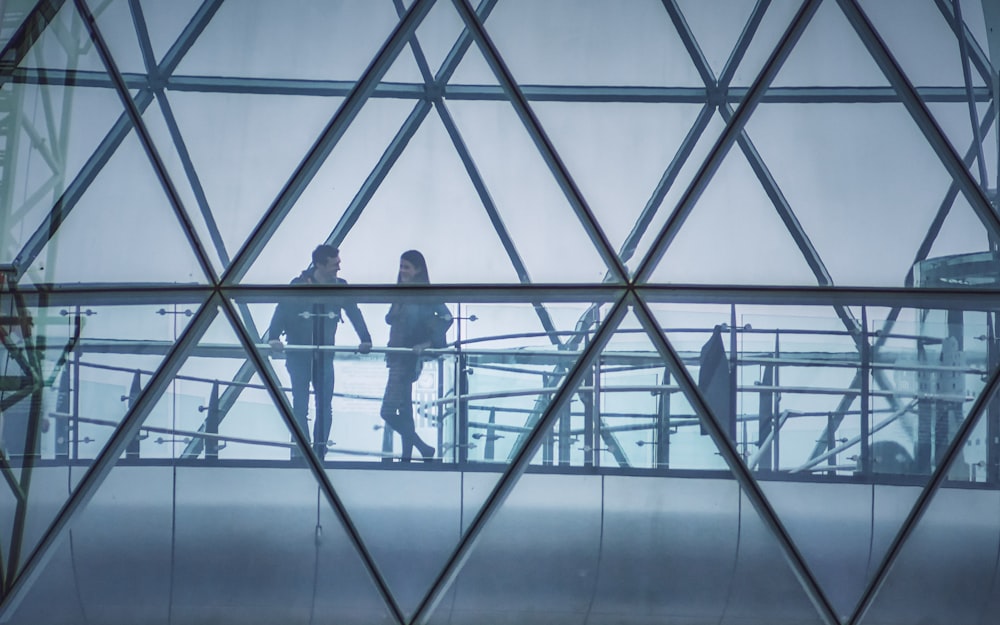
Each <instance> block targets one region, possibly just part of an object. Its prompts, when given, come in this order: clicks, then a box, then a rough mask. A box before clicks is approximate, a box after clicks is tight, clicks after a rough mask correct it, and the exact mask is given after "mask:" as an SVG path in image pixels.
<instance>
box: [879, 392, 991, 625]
mask: <svg viewBox="0 0 1000 625" xmlns="http://www.w3.org/2000/svg"><path fill="white" fill-rule="evenodd" d="M996 419H997V401H996V396H994V397H993V399H992V400H991V401H990V402H988V403H987V408H986V410H984V411H983V413H982V415H981V416H979V417H978V418H977V421H978V423H977V424H976V427H975V428H973V430H972V431H971V435H970V437H969V438H968V439H966V441H965V444H964V445H963V448H962V452H961V453H960V455H959V456H958V457H956V462H955V464H954V465H952V466H951V467H949V468H948V476H949V478H950V480H948V481H945V482H943V483H942V486H941V488H939V489H938V490H937V492H935V493H934V494H933V495H932V496H931V499H930V501H929V503H928V504H927V507H926V509H925V511H924V513H923V515H922V516H921V517H920V518H919V521H918V522H917V524H916V526H915V527H914V528H913V530H912V532H911V533H910V534H909V536H908V537H907V539H906V541H905V542H904V543H902V545H901V547H900V549H899V552H898V554H896V555H897V557H896V559H895V561H894V562H893V565H892V567H891V568H890V569H889V571H888V573H887V574H886V577H885V582H884V584H883V585H882V587H881V588H880V589H879V592H878V594H877V595H876V596H875V597H874V599H873V600H872V602H871V606H870V608H869V610H868V613H867V614H866V616H865V618H864V619H863V620H861V621H860V622H862V623H877V622H884V621H885V620H887V619H889V618H899V619H916V618H929V619H939V620H940V619H942V618H951V619H958V620H961V621H963V622H968V623H976V622H988V621H989V620H990V619H991V618H992V616H991V615H992V613H993V612H992V608H991V606H990V605H989V600H988V598H990V597H993V596H994V594H993V593H994V592H995V590H996V589H995V576H994V574H993V573H994V571H995V568H996V553H997V549H998V542H997V536H998V532H997V530H998V527H1000V522H998V519H1000V497H998V496H997V492H996V490H995V489H994V488H983V487H982V485H983V482H984V480H983V474H984V473H987V471H984V469H986V468H987V466H989V465H988V464H987V462H985V453H986V452H985V450H984V449H983V447H985V446H988V445H991V444H990V443H989V441H988V440H985V439H984V432H985V430H986V428H989V429H990V430H993V431H995V424H996V422H997V421H996ZM995 447H996V445H995V442H994V443H993V444H992V451H991V452H990V456H991V457H992V458H994V459H995ZM977 448H978V449H977ZM973 459H981V461H980V462H978V463H976V464H973V465H971V468H972V475H976V474H977V473H978V475H979V484H975V483H973V482H969V481H966V480H968V478H969V472H968V469H969V468H970V464H969V461H970V460H973ZM994 463H995V460H994ZM990 471H991V472H992V476H991V478H990V479H995V476H996V473H995V471H996V467H995V464H993V465H992V467H991V469H990ZM882 490H883V492H881V493H879V494H880V496H881V498H882V501H883V502H886V503H883V504H882V507H885V508H890V509H891V503H892V502H893V500H894V499H895V498H897V497H898V496H899V494H898V493H897V492H894V491H897V490H899V489H898V487H891V486H886V487H883V489H882ZM914 498H915V494H914ZM906 511H907V512H909V510H908V509H907V510H906ZM894 538H895V532H893V533H892V534H891V535H890V534H886V535H885V537H884V542H885V543H888V542H889V541H890V540H892V539H894ZM884 553H885V550H883V554H884ZM883 558H884V555H883V556H880V557H879V558H878V559H875V560H873V561H872V562H873V566H874V565H881V564H882V560H883ZM932 570H933V574H928V571H932ZM890 615H891V616H890Z"/></svg>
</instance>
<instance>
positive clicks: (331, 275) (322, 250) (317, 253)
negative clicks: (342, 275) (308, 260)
mask: <svg viewBox="0 0 1000 625" xmlns="http://www.w3.org/2000/svg"><path fill="white" fill-rule="evenodd" d="M312 261H313V268H314V271H313V276H314V277H315V278H316V280H318V281H319V282H333V281H334V279H335V278H336V277H337V272H338V271H340V250H338V249H337V248H335V247H333V246H332V245H319V246H317V247H316V249H314V250H313V253H312Z"/></svg>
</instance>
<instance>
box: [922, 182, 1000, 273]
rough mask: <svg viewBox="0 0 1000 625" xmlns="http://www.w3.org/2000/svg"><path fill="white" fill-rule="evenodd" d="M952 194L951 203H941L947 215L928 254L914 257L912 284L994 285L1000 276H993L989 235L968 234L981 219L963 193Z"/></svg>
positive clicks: (993, 269)
mask: <svg viewBox="0 0 1000 625" xmlns="http://www.w3.org/2000/svg"><path fill="white" fill-rule="evenodd" d="M953 197H954V202H953V203H951V202H948V201H947V199H946V201H945V202H943V203H942V206H943V207H945V210H947V214H946V215H945V217H944V221H943V223H942V224H941V228H940V233H939V234H938V235H937V236H936V237H935V238H934V239H933V240H932V241H933V242H932V243H931V245H930V248H929V250H930V251H929V253H927V254H926V255H925V256H924V257H918V258H917V259H916V262H915V263H914V265H913V275H914V284H916V285H918V286H940V287H952V288H954V287H963V286H970V287H984V286H992V285H995V284H997V282H998V280H1000V276H998V275H997V268H996V264H997V258H996V255H995V254H994V253H993V252H991V251H989V250H990V240H989V237H988V236H986V233H985V232H982V233H980V234H979V236H977V237H974V238H972V237H969V233H971V232H975V231H976V228H977V227H978V226H980V225H981V222H980V221H979V218H978V217H977V216H976V215H975V213H973V212H972V208H971V207H970V206H969V203H968V202H967V201H966V200H965V196H963V195H962V194H958V195H956V196H953ZM946 268H947V269H946Z"/></svg>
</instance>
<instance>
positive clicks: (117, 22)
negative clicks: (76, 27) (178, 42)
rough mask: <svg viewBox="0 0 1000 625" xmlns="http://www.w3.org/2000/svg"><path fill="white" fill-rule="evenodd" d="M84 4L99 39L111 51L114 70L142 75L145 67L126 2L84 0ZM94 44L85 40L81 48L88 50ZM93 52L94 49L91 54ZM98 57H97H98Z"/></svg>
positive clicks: (130, 12) (127, 0)
mask: <svg viewBox="0 0 1000 625" xmlns="http://www.w3.org/2000/svg"><path fill="white" fill-rule="evenodd" d="M87 4H88V5H89V8H90V11H91V13H92V14H93V16H94V20H95V21H96V23H97V28H98V29H99V31H100V33H101V37H103V38H104V41H105V43H106V44H107V45H108V49H109V50H110V51H111V56H112V59H113V60H114V63H115V65H116V66H117V67H118V71H120V72H123V73H126V72H131V73H136V74H146V73H147V71H146V65H145V63H144V62H143V55H142V52H141V50H140V48H139V39H138V37H137V36H136V27H135V22H134V21H133V16H132V10H131V7H130V6H129V0H103V1H97V0H87ZM84 32H86V31H84ZM94 45H95V44H94V43H92V42H91V41H86V42H84V44H83V49H84V50H88V49H90V48H92V47H94ZM96 53H97V51H96V49H95V50H94V54H96ZM98 58H100V57H99V56H98Z"/></svg>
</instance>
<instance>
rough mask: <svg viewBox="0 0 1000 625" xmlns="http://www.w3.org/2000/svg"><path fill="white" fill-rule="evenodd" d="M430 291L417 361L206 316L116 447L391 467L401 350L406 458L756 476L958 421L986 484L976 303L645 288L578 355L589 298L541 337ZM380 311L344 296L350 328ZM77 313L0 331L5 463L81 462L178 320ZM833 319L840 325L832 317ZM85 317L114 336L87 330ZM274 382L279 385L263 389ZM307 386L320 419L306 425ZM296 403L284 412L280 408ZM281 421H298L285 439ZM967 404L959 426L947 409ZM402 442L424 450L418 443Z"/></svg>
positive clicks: (942, 446)
mask: <svg viewBox="0 0 1000 625" xmlns="http://www.w3.org/2000/svg"><path fill="white" fill-rule="evenodd" d="M446 306H447V307H448V309H449V310H450V311H451V312H452V314H453V316H454V317H456V318H457V321H455V322H453V323H452V324H451V326H450V327H449V328H448V330H447V332H448V334H447V341H446V342H447V344H446V345H445V346H442V347H438V348H432V347H431V348H427V349H425V350H423V351H422V352H421V353H420V357H419V359H418V358H417V357H416V355H415V352H414V351H413V350H412V349H410V348H409V347H384V345H385V343H386V339H385V336H377V335H376V337H374V338H373V342H374V343H375V346H373V347H372V348H370V350H369V349H367V348H364V349H361V347H363V346H360V345H359V339H358V337H357V336H355V335H352V333H351V328H350V326H349V325H348V326H347V327H346V328H345V327H341V328H340V330H339V332H338V336H337V340H336V344H335V345H320V346H313V345H297V344H294V343H292V344H284V345H283V346H282V347H281V348H280V349H276V348H275V346H273V345H272V344H271V343H269V342H268V341H265V340H261V341H257V342H254V343H252V344H251V343H247V342H245V341H241V340H239V339H238V338H237V336H236V331H234V328H233V327H232V326H229V325H228V323H224V324H218V323H214V324H212V326H211V327H210V328H209V329H208V331H206V332H205V333H204V335H203V336H202V338H201V339H200V340H198V341H197V343H192V344H191V345H189V346H188V347H187V348H186V351H185V359H184V361H183V364H181V365H180V366H179V367H178V368H177V370H176V373H175V374H173V375H172V377H171V378H170V380H169V382H167V383H165V385H164V386H163V388H164V390H163V392H162V394H161V395H160V396H159V397H158V398H157V399H156V400H155V401H153V402H151V403H149V405H147V406H145V407H143V408H141V409H142V410H143V411H144V416H143V419H142V424H141V426H140V427H139V429H138V434H137V436H136V437H135V439H134V440H133V441H131V442H130V443H129V445H128V446H127V448H126V449H125V451H124V454H123V459H124V461H127V462H147V461H148V462H160V461H164V460H185V461H190V462H214V461H252V462H285V461H289V460H295V459H297V458H298V457H300V453H299V450H298V445H299V443H300V442H302V441H303V440H305V441H311V442H312V444H313V446H314V448H315V449H316V450H317V452H318V453H320V455H321V456H323V458H322V459H323V460H324V461H325V462H326V463H328V464H336V463H376V464H379V465H380V466H381V465H382V464H383V463H391V462H395V461H399V460H401V459H403V457H405V456H406V455H407V453H406V452H407V449H406V447H407V444H405V442H404V441H403V438H402V437H401V436H400V435H399V432H398V431H397V430H398V429H399V428H398V427H397V428H394V425H398V423H390V422H389V421H387V420H386V419H385V418H384V415H385V410H386V401H385V397H384V395H385V393H386V388H387V382H389V381H390V377H391V375H392V369H391V368H389V367H387V366H386V363H387V359H388V361H389V362H392V359H393V358H404V359H408V361H407V362H408V365H407V366H409V367H410V368H411V371H410V373H411V374H412V375H411V376H410V378H409V379H412V383H410V389H409V390H410V395H409V402H408V405H409V410H411V411H412V419H413V430H412V434H413V435H415V436H416V437H419V439H420V440H421V441H422V442H423V443H425V444H426V445H427V446H428V447H430V448H433V451H432V452H428V453H427V454H426V455H427V459H433V460H434V464H435V465H449V466H461V467H483V468H489V467H496V466H506V465H508V464H510V463H511V462H513V461H514V460H515V459H516V458H517V457H518V455H519V454H521V453H522V452H523V450H524V449H525V446H526V445H528V444H533V445H534V447H533V456H532V460H531V461H532V464H533V465H535V466H536V467H547V468H548V469H550V470H553V471H557V470H562V469H573V470H576V469H579V468H584V469H591V470H596V469H602V470H627V471H654V472H657V471H658V472H663V471H719V470H726V469H727V464H726V462H725V460H724V457H725V454H723V453H722V449H721V448H722V447H726V446H728V447H730V449H731V450H732V451H734V452H735V454H736V456H737V457H738V458H740V459H741V460H742V462H744V463H745V465H746V467H747V469H749V470H750V471H752V472H755V473H756V474H759V475H762V476H768V475H773V476H775V477H777V476H781V475H785V476H788V479H826V478H830V477H836V478H843V477H854V478H857V477H858V476H868V477H872V478H878V479H882V478H885V477H887V476H904V477H905V476H917V475H925V476H926V475H930V474H931V473H932V472H933V471H934V470H935V469H936V468H937V467H938V465H939V464H940V462H941V461H942V459H943V458H944V457H945V454H946V452H947V451H948V449H949V446H950V445H951V444H952V441H953V440H954V439H955V437H956V436H957V435H958V434H959V432H960V430H962V428H963V426H964V428H965V430H964V431H965V433H966V434H968V437H967V439H966V442H965V444H964V445H963V446H962V448H961V450H960V451H959V452H958V454H957V457H956V458H955V460H954V462H953V463H952V465H951V468H950V470H949V478H950V479H951V480H955V481H966V482H976V483H984V482H990V483H996V482H997V480H996V473H995V467H996V465H997V460H998V459H997V449H996V447H997V445H996V443H995V442H994V443H991V440H993V438H991V436H992V435H993V433H994V432H995V428H996V423H997V420H998V419H997V416H998V409H997V406H996V402H995V401H990V398H988V397H984V396H983V395H984V392H985V391H986V389H987V386H986V382H987V380H988V373H989V372H990V371H992V370H995V368H996V366H997V349H996V347H995V345H996V340H995V338H993V330H992V322H991V321H990V315H988V314H987V313H984V312H975V311H964V312H963V311H947V310H927V309H920V310H916V309H914V310H897V311H895V312H893V311H887V310H886V309H875V308H866V307H858V308H856V309H844V310H843V311H842V313H843V314H841V315H840V316H837V315H834V314H831V312H830V311H829V310H828V309H826V310H822V311H820V310H813V309H807V308H804V307H797V308H794V309H792V308H790V307H785V308H782V307H764V306H754V307H747V306H741V307H737V306H718V307H714V308H713V307H698V306H693V305H683V306H682V305H667V304H654V305H653V306H651V310H652V312H653V314H654V316H656V318H657V319H656V322H657V324H658V326H659V327H658V329H659V331H660V332H662V335H661V336H660V337H655V336H651V335H650V334H649V333H648V332H647V330H646V328H645V327H644V326H643V325H642V324H640V323H638V322H636V321H635V319H633V318H631V317H628V316H626V318H625V319H624V320H623V321H622V322H621V323H620V325H618V326H617V328H616V329H615V330H614V331H613V332H612V333H611V334H610V336H609V337H606V340H605V342H604V344H603V347H602V348H601V349H600V350H599V351H595V350H591V349H589V346H590V343H591V342H592V341H593V340H594V339H595V337H596V328H597V327H598V326H597V323H594V324H592V325H591V326H589V327H588V326H587V324H581V323H580V321H579V320H580V319H582V318H585V317H586V314H587V310H588V309H593V310H597V311H598V312H600V313H601V314H604V312H603V311H602V308H601V306H600V305H599V306H598V307H597V308H593V307H592V306H591V305H590V304H587V303H584V302H579V303H575V304H571V305H563V304H557V305H550V306H549V307H548V308H547V309H546V310H547V313H548V314H549V315H550V316H551V318H558V319H572V320H574V325H571V326H569V327H571V328H573V329H569V330H559V329H554V330H550V331H548V332H546V331H538V330H537V329H535V328H533V327H531V326H532V324H534V325H537V318H533V316H534V315H535V311H534V310H533V305H531V304H524V303H520V304H519V303H495V302H494V303H485V304H484V303H473V304H469V303H459V302H448V303H447V304H446ZM387 308H388V305H387V304H385V303H381V304H380V303H368V304H362V305H361V310H362V311H363V313H364V316H365V318H366V319H368V320H369V322H371V321H373V320H377V319H380V318H381V317H383V316H384V314H385V311H386V309H387ZM268 309H273V304H271V305H270V306H266V305H265V306H261V305H260V304H259V303H251V304H248V306H247V311H248V312H249V316H248V317H245V319H247V320H251V319H254V315H255V314H258V315H259V314H264V313H265V312H266V311H268ZM91 312H92V313H93V315H94V318H93V320H90V319H89V318H88V317H87V316H86V315H80V316H79V317H78V316H77V313H76V312H75V311H73V310H72V309H61V310H46V311H44V312H43V314H38V312H37V311H36V315H35V316H34V317H33V319H35V327H37V328H40V327H41V325H42V324H41V323H40V322H41V321H42V320H46V319H47V320H48V322H49V323H50V327H49V330H48V331H47V334H45V335H44V337H45V338H44V341H42V340H41V338H42V336H43V335H42V334H41V333H38V335H37V336H35V337H34V339H32V337H29V340H28V341H25V340H24V337H16V336H13V335H10V334H8V335H5V346H4V351H5V357H6V361H7V365H6V366H7V373H6V374H5V377H4V378H3V379H4V384H5V386H4V393H3V402H4V406H3V408H4V424H3V429H2V432H3V451H4V463H5V464H6V465H8V470H12V469H9V467H16V466H20V465H21V464H22V463H23V462H24V461H25V459H26V458H27V457H29V456H30V457H31V458H33V460H32V461H33V462H43V463H49V462H78V461H83V462H89V461H92V460H93V459H94V458H96V457H97V456H98V454H99V453H100V452H101V450H102V449H103V448H104V446H105V444H106V443H107V442H108V440H109V439H110V438H111V436H112V434H113V433H114V431H115V428H116V427H117V426H119V424H120V423H121V422H122V420H123V419H124V418H125V416H126V414H128V413H129V411H130V409H133V408H134V406H135V404H136V403H137V402H138V401H139V400H140V397H141V396H142V393H143V391H144V389H145V388H146V386H147V384H148V383H149V382H150V380H152V379H153V377H154V376H156V375H157V371H158V367H159V365H160V363H161V362H162V361H163V359H164V358H165V357H166V355H167V354H169V353H170V350H171V349H172V348H173V346H174V343H175V341H176V340H178V339H177V338H176V337H180V336H181V334H182V331H183V322H184V321H186V320H187V319H188V318H189V317H190V315H189V314H187V313H185V312H184V309H182V308H178V310H177V311H176V314H173V313H174V312H175V311H172V310H168V309H166V308H163V307H162V306H160V307H156V306H131V307H130V306H121V307H103V308H97V309H96V310H94V311H91ZM379 312H381V314H379ZM848 313H849V314H848ZM888 313H891V314H888ZM268 314H269V313H268ZM845 315H847V316H846V317H845ZM102 317H104V319H103V320H100V321H99V320H98V319H100V318H102ZM115 317H119V318H120V319H118V320H117V321H115V322H114V323H112V320H113V319H112V318H115ZM126 317H127V318H130V319H131V320H132V321H130V322H129V323H130V325H131V326H133V327H135V328H142V327H145V328H147V329H148V328H149V327H150V326H149V324H148V323H146V324H145V325H144V323H143V322H141V321H138V319H139V318H147V320H148V319H155V318H159V322H160V324H161V327H160V328H159V329H158V330H157V332H159V333H160V334H161V336H146V337H139V336H135V335H134V333H132V332H131V331H126V330H124V329H123V327H124V326H123V325H122V324H121V323H119V322H120V321H121V319H124V318H126ZM265 317H266V315H265ZM850 318H853V319H855V320H856V321H857V326H856V327H854V328H853V329H850V330H849V329H846V326H845V319H850ZM77 319H79V321H77ZM219 319H223V320H224V318H223V317H220V318H219ZM262 319H264V318H261V319H258V320H257V323H256V324H255V326H256V327H257V328H260V327H264V326H265V323H264V321H262ZM595 320H597V321H599V320H600V314H598V315H597V316H596V317H595ZM734 320H735V323H734ZM217 321H218V320H217ZM334 323H337V322H336V321H335V322H334ZM76 324H79V327H80V328H81V329H80V330H77V329H76V327H77V325H76ZM372 325H374V324H372ZM504 326H506V327H504ZM102 327H109V328H110V327H113V328H116V329H117V331H118V336H114V337H112V338H109V337H107V336H104V337H101V336H95V332H96V331H97V330H100V329H101V328H102ZM553 327H555V328H557V327H558V326H556V325H554V326H553ZM54 328H58V330H55V329H54ZM373 330H374V328H373ZM497 330H504V331H501V332H497ZM380 332H381V333H382V334H383V335H385V334H386V332H385V331H382V330H380ZM77 334H79V336H77ZM286 338H287V337H286ZM664 338H665V339H666V343H664V342H663V339H664ZM32 340H34V341H35V342H34V343H32ZM42 343H44V345H41V344H42ZM380 344H381V345H383V346H379V345H380ZM667 344H668V345H669V349H670V350H672V352H668V351H664V349H665V345H667ZM248 349H249V350H250V351H248ZM584 356H586V358H584ZM295 363H300V364H301V363H306V364H305V366H306V367H307V369H308V370H309V371H314V370H317V369H316V368H317V367H318V371H319V372H320V377H323V376H327V375H329V376H330V377H332V378H333V379H334V386H333V389H334V391H333V395H332V398H330V399H327V400H324V399H323V398H322V397H318V396H317V390H316V388H315V384H311V385H310V387H309V389H308V391H307V392H308V395H305V396H302V397H300V398H298V399H295V398H294V397H293V395H294V393H293V388H292V386H293V381H292V374H291V372H292V371H293V370H294V367H295V366H296V365H295ZM324 363H325V364H324ZM417 363H419V365H417ZM331 367H332V368H331ZM15 371H21V374H20V375H14V374H12V372H15ZM36 375H37V379H35V378H33V377H32V376H36ZM310 375H311V374H310ZM32 380H35V381H32ZM36 382H37V384H36ZM299 383H300V384H301V379H300V380H299ZM567 383H568V384H571V386H569V387H567ZM33 384H35V386H36V387H37V388H36V389H35V392H32V391H31V389H32V388H33V387H32V385H33ZM272 385H274V386H272ZM275 387H276V388H277V389H279V392H272V391H270V390H269V389H271V388H275ZM564 387H566V388H564ZM692 388H697V389H698V393H699V395H698V396H697V397H695V396H694V395H692ZM320 392H326V391H324V390H323V389H322V388H321V389H320ZM317 402H318V403H319V405H320V411H321V412H323V411H324V409H323V406H324V405H325V406H329V407H330V409H331V414H332V417H331V418H330V420H329V425H328V426H324V427H322V428H320V429H317V425H316V413H317ZM303 403H307V404H308V414H307V416H306V419H305V421H302V420H301V417H296V416H295V415H300V414H301V412H302V404H303ZM706 407H707V410H709V411H710V415H705V414H703V410H705V408H706ZM394 414H395V413H394ZM289 418H292V419H295V421H294V422H295V423H298V424H301V425H299V427H301V428H302V432H301V433H300V436H298V437H297V436H296V435H295V434H294V433H293V432H292V430H291V426H290V423H289ZM393 418H397V417H395V416H394V417H393ZM400 418H403V417H400ZM707 419H712V420H714V423H715V424H716V425H717V427H716V428H713V427H709V422H707ZM969 419H976V421H975V423H974V424H968V425H966V422H967V420H969ZM402 423H403V425H404V426H405V425H406V422H405V421H404V422H402ZM991 424H992V425H991ZM539 428H541V429H540V431H539V433H538V434H534V432H535V431H536V429H539ZM533 434H534V438H533ZM32 437H33V438H32ZM539 437H540V438H539ZM408 440H409V439H408ZM317 443H318V444H317ZM410 451H411V453H412V455H413V456H414V458H415V459H416V460H422V459H424V453H418V452H420V451H421V448H420V447H419V445H418V446H416V447H414V448H413V449H412V450H410ZM424 451H426V450H424ZM991 467H994V468H992V469H991ZM540 470H541V469H540Z"/></svg>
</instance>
